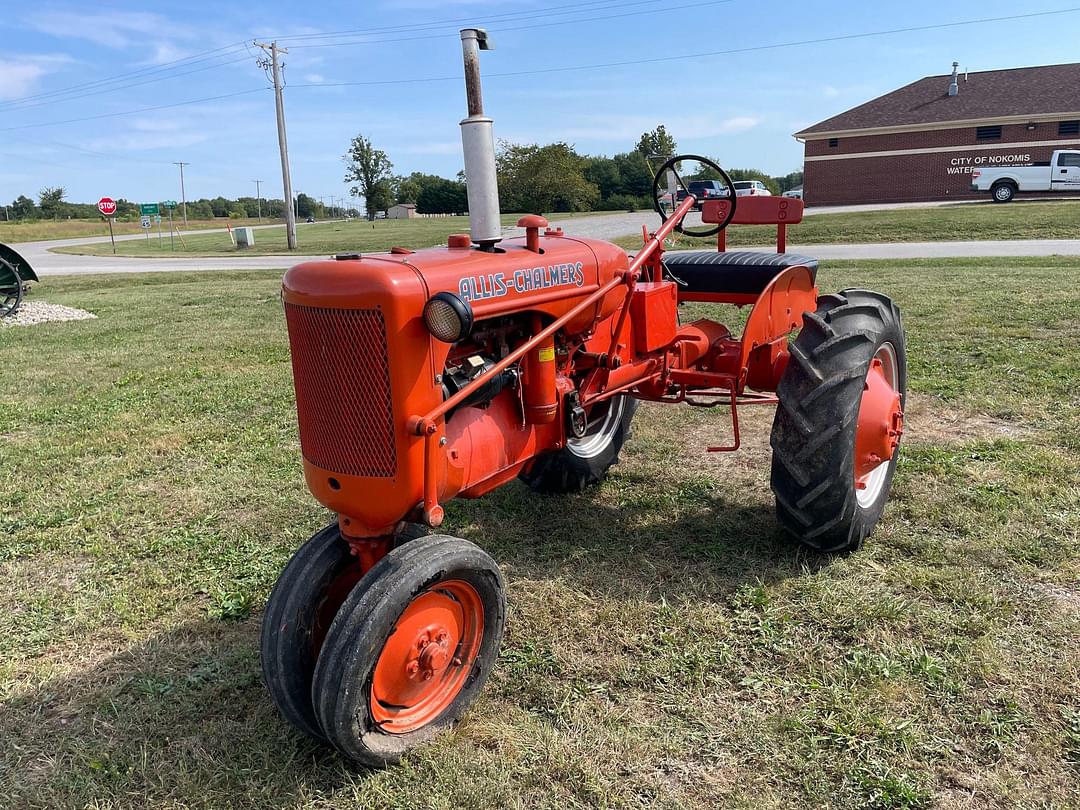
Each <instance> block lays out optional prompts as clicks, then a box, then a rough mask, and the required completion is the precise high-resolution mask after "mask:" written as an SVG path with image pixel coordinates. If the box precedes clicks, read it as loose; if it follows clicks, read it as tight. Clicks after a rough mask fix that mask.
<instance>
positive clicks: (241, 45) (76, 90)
mask: <svg viewBox="0 0 1080 810" xmlns="http://www.w3.org/2000/svg"><path fill="white" fill-rule="evenodd" d="M655 2H657V0H632V2H629V3H625V2H622V0H587V2H583V3H571V4H567V5H564V6H554V7H551V8H549V9H547V10H545V11H543V12H535V11H517V12H504V13H501V14H495V15H488V16H487V17H485V18H484V19H497V18H508V17H509V18H516V17H521V16H530V17H536V16H541V17H544V16H552V15H555V14H567V13H580V12H582V11H588V10H589V9H587V8H585V7H588V6H597V7H598V8H605V7H613V6H618V7H625V6H631V5H645V4H649V3H655ZM723 2H731V0H723ZM563 8H570V9H572V11H561V12H560V11H559V9H563ZM593 10H596V9H593ZM463 21H464V22H468V21H471V20H470V19H469V18H461V19H456V20H455V19H449V20H443V21H429V22H425V23H414V24H408V25H400V26H390V27H383V28H372V29H352V30H347V31H338V32H333V31H331V32H322V33H314V32H313V33H307V34H295V35H292V36H291V37H288V38H289V39H322V38H330V37H340V36H346V35H358V34H365V33H386V32H392V31H403V32H409V31H414V30H428V29H431V28H433V27H436V26H441V25H444V24H448V23H455V22H463ZM380 41H386V42H395V41H401V40H400V39H388V40H380ZM342 44H351V43H342ZM301 47H318V46H314V45H305V46H301ZM241 50H247V52H248V53H249V54H250V49H248V40H246V39H244V40H239V41H237V42H234V43H230V44H229V45H223V46H221V47H219V48H214V49H211V50H208V51H201V52H199V53H196V54H192V55H191V56H187V57H183V58H181V59H175V60H172V61H170V62H164V63H162V64H160V65H155V66H152V67H147V68H144V69H142V70H137V71H133V72H130V73H125V74H121V75H118V76H111V77H109V78H107V79H98V80H96V81H92V82H84V83H82V84H76V85H71V86H69V87H64V88H58V89H56V90H51V91H48V92H42V93H35V94H31V95H26V96H20V97H19V98H14V99H8V100H7V101H4V102H0V108H8V109H12V110H23V109H30V108H32V107H39V106H43V105H44V104H48V103H53V102H54V101H58V100H61V99H62V98H63V97H65V96H73V95H75V96H78V97H82V96H84V95H101V94H104V93H111V92H117V91H120V90H125V89H129V88H131V87H138V86H142V85H145V84H153V83H155V82H159V81H165V80H167V79H171V78H179V77H181V76H187V75H190V74H192V73H197V72H200V71H204V70H212V69H214V68H215V67H225V66H228V65H232V64H237V63H239V62H243V61H246V60H245V59H236V60H230V61H226V62H215V63H214V64H211V65H207V66H205V67H201V68H197V69H195V70H188V71H184V72H182V73H176V72H175V71H176V70H177V69H179V68H186V67H191V66H192V65H196V64H200V63H203V62H206V61H210V60H216V59H220V58H223V57H227V56H231V55H233V54H234V53H239V52H240V51H241ZM158 74H164V75H158ZM147 76H155V77H156V78H151V79H144V80H143V81H138V82H133V83H130V80H131V79H137V78H144V77H147ZM88 90H90V91H91V92H86V91H88ZM45 99H48V100H49V101H44V100H45ZM30 101H37V102H38V103H34V104H28V103H26V102H30Z"/></svg>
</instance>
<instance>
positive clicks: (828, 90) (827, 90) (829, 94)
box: [821, 84, 840, 98]
mask: <svg viewBox="0 0 1080 810" xmlns="http://www.w3.org/2000/svg"><path fill="white" fill-rule="evenodd" d="M821 95H823V96H825V98H836V97H837V96H838V95H840V90H839V89H838V88H836V87H833V86H832V85H831V84H827V85H825V86H824V87H822V88H821Z"/></svg>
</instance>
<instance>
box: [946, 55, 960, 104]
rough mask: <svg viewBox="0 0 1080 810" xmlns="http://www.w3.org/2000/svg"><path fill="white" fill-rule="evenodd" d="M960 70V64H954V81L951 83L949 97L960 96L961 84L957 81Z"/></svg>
mask: <svg viewBox="0 0 1080 810" xmlns="http://www.w3.org/2000/svg"><path fill="white" fill-rule="evenodd" d="M959 70H960V63H959V62H953V63H952V81H951V82H950V83H949V95H950V96H956V95H959V94H960V83H959V81H958V80H957V72H958V71H959Z"/></svg>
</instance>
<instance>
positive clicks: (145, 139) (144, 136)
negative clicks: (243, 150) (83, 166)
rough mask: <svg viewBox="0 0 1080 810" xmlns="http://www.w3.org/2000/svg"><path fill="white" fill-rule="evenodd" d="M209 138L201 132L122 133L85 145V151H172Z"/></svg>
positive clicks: (117, 152) (118, 152) (115, 152)
mask: <svg viewBox="0 0 1080 810" xmlns="http://www.w3.org/2000/svg"><path fill="white" fill-rule="evenodd" d="M209 138H210V136H209V135H206V134H205V133H202V132H187V133H166V132H162V133H145V132H124V133H118V134H116V135H112V136H110V137H108V138H98V139H95V140H92V141H88V142H87V143H86V148H87V149H95V150H101V151H105V150H107V151H108V152H109V153H110V154H122V153H124V152H141V151H148V150H151V149H172V148H179V147H183V146H194V145H195V144H197V143H204V142H206V141H207V140H209Z"/></svg>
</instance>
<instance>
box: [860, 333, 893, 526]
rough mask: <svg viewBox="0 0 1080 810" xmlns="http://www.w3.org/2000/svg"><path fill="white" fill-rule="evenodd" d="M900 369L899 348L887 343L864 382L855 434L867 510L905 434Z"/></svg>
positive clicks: (877, 353) (882, 486) (887, 473)
mask: <svg viewBox="0 0 1080 810" xmlns="http://www.w3.org/2000/svg"><path fill="white" fill-rule="evenodd" d="M901 405H902V403H901V398H900V369H899V365H898V364H897V360H896V349H895V347H894V346H893V345H892V344H891V343H883V344H881V346H880V347H879V348H878V350H877V352H875V353H874V357H873V359H872V360H871V361H870V368H869V369H868V370H867V372H866V381H865V382H864V383H863V396H862V400H861V402H860V403H859V417H858V422H857V425H856V431H855V497H856V500H857V501H858V503H859V506H861V507H862V508H863V509H868V508H870V507H871V506H873V505H874V504H875V503H877V501H878V498H880V497H881V493H882V490H883V489H884V487H885V481H886V479H888V477H889V468H890V467H891V466H892V465H891V461H892V459H893V457H894V456H895V455H896V448H897V446H898V445H899V442H900V436H901V434H902V433H903V427H904V413H903V410H902V408H901Z"/></svg>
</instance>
